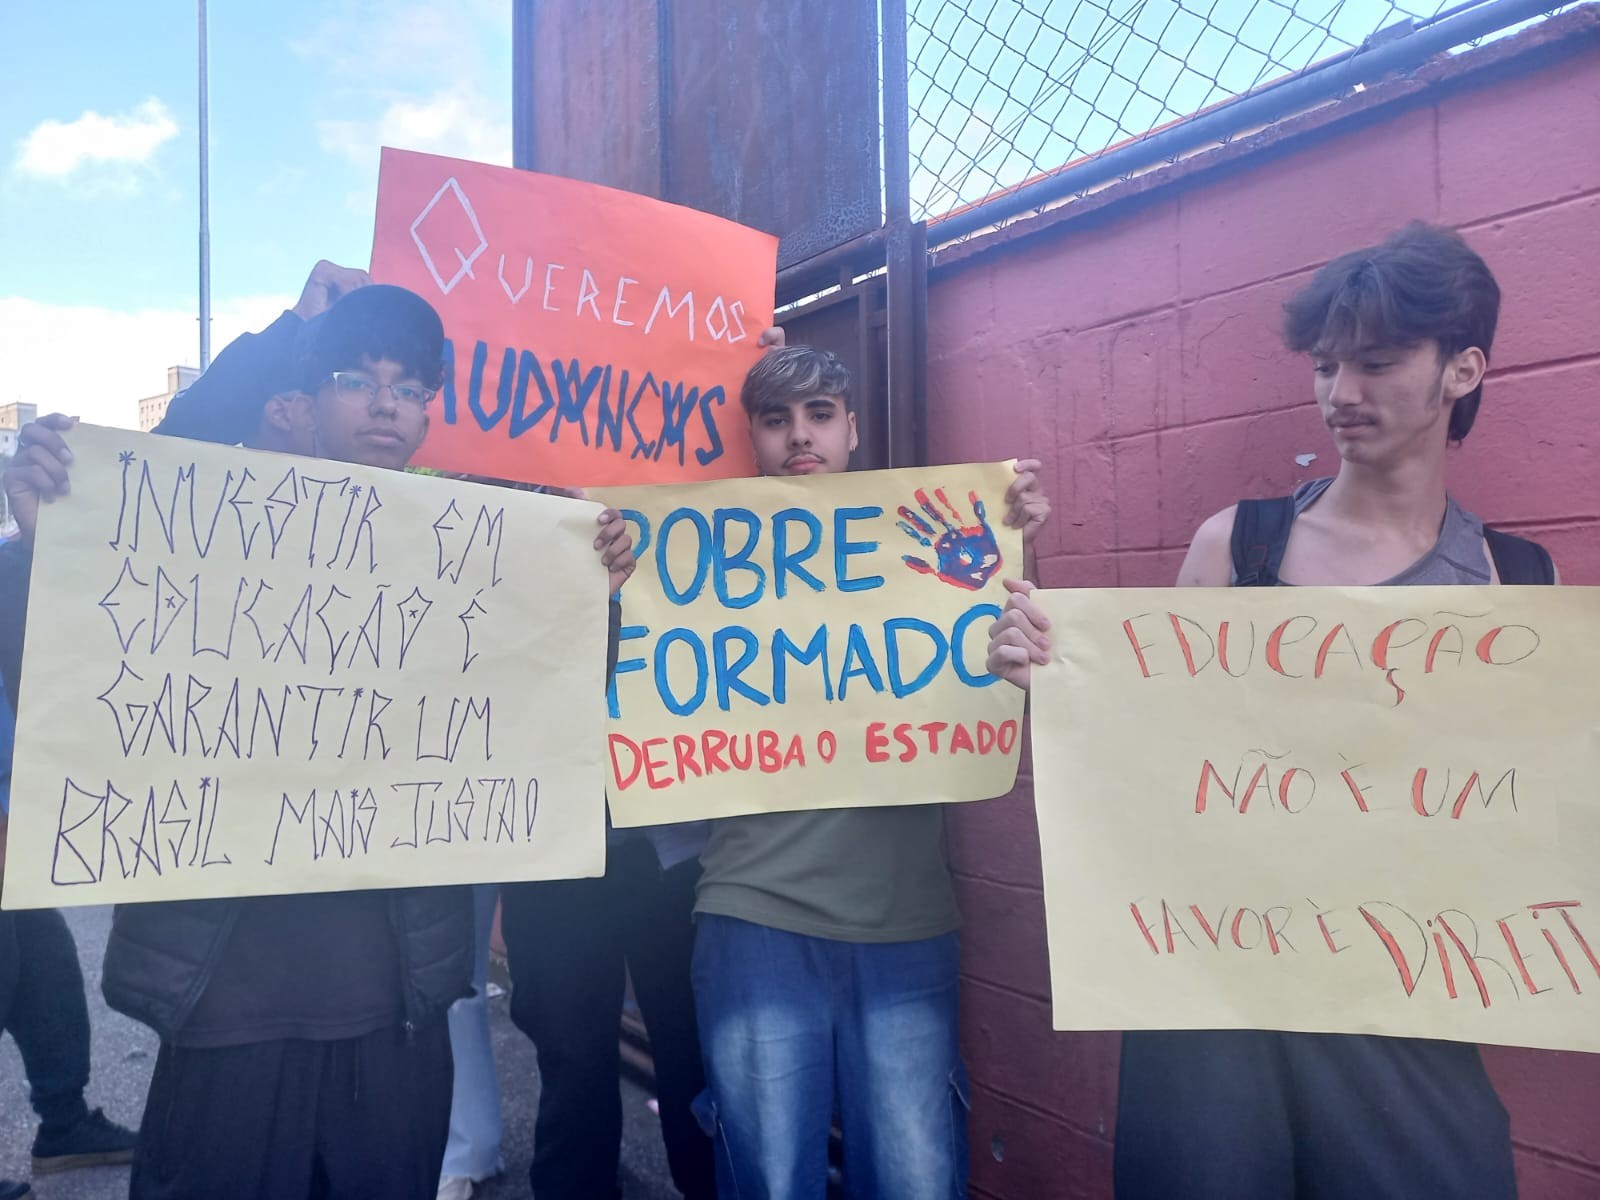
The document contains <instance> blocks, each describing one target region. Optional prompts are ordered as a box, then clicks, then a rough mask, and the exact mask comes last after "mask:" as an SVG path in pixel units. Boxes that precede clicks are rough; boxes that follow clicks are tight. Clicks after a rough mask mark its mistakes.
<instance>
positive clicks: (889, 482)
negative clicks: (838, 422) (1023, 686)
mask: <svg viewBox="0 0 1600 1200" xmlns="http://www.w3.org/2000/svg"><path fill="white" fill-rule="evenodd" d="M1014 478H1015V475H1014V473H1013V471H1012V469H1011V466H1010V465H1009V464H1005V463H1001V464H994V465H987V466H962V467H929V468H922V469H916V470H898V471H868V472H859V473H854V474H843V475H823V476H813V477H808V478H772V479H750V480H728V481H724V482H718V483H704V484H687V485H667V486H661V487H650V488H633V489H626V488H614V489H608V490H605V491H596V492H592V493H591V494H592V495H594V496H595V497H596V498H598V499H601V500H604V501H605V502H606V503H608V504H611V505H614V506H616V507H618V508H621V509H624V510H627V512H628V515H629V519H630V520H631V521H632V522H633V525H634V528H633V532H634V540H635V543H636V552H637V553H638V556H639V560H640V561H639V570H638V572H637V573H636V574H635V575H634V577H633V578H632V579H630V580H629V581H628V584H627V587H626V588H625V589H624V590H623V598H622V599H623V631H622V648H621V655H620V659H619V662H618V665H617V678H616V685H615V690H614V694H613V696H612V709H611V727H610V735H609V738H608V740H607V746H608V752H609V753H608V766H609V771H610V776H609V780H608V791H609V794H610V801H611V817H612V820H613V822H615V823H616V824H618V825H649V824H657V823H662V822H670V821H687V820H695V819H699V818H702V817H725V816H733V815H737V814H740V813H753V812H782V811H790V810H798V809H817V808H853V807H859V806H865V805H884V804H929V803H938V802H946V801H957V800H980V799H986V798H988V797H991V796H998V795H1003V794H1004V793H1005V792H1007V791H1009V790H1010V788H1011V785H1012V783H1013V781H1014V780H1015V778H1016V771H1017V758H1018V754H1019V750H1018V741H1019V737H1018V732H1019V725H1020V721H1021V718H1022V708H1023V704H1022V701H1023V697H1022V696H1021V694H1020V693H1018V692H1017V691H1016V689H1014V688H1008V687H1001V686H996V681H995V680H994V678H993V677H992V676H990V675H989V674H988V672H987V670H986V669H985V667H984V661H985V657H986V654H987V645H988V629H989V626H990V624H991V623H993V621H994V619H995V618H996V617H997V616H998V615H999V612H1000V609H1001V606H1002V605H1003V604H1004V601H1005V591H1004V589H1003V587H1002V585H1001V580H1002V579H1003V578H1005V577H1007V576H1008V575H1009V576H1018V575H1020V574H1021V570H1022V539H1021V535H1020V534H1019V533H1018V532H1017V531H1016V530H1014V529H1010V528H1008V527H1006V526H1005V524H1004V521H1003V518H1004V515H1005V511H1006V504H1005V493H1006V489H1007V487H1009V486H1010V483H1011V481H1012V480H1013V479H1014Z"/></svg>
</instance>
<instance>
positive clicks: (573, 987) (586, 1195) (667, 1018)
mask: <svg viewBox="0 0 1600 1200" xmlns="http://www.w3.org/2000/svg"><path fill="white" fill-rule="evenodd" d="M699 874H700V866H699V863H697V862H695V861H692V860H691V861H689V862H685V863H682V864H680V865H679V866H676V867H674V868H672V869H671V870H670V871H662V870H661V868H660V867H659V866H658V865H657V862H656V855H655V850H654V849H653V848H652V847H651V846H650V844H649V843H648V842H646V841H645V840H644V839H642V838H634V839H630V840H629V841H626V842H623V843H621V844H620V845H616V846H612V847H611V848H610V853H609V854H608V856H607V865H606V873H605V875H604V876H603V877H602V878H599V879H562V880H552V881H550V882H541V883H514V884H506V885H504V886H503V887H502V888H501V890H500V925H501V932H502V934H503V936H504V938H505V943H506V956H507V958H508V960H509V965H510V968H511V982H512V991H511V1019H512V1020H513V1021H514V1022H515V1023H516V1025H517V1028H519V1029H521V1030H522V1032H523V1033H525V1034H527V1035H528V1037H530V1038H531V1039H533V1044H534V1047H535V1048H536V1049H537V1051H538V1054H539V1081H540V1093H539V1117H538V1121H537V1122H536V1124H535V1126H534V1149H533V1166H532V1167H531V1168H529V1171H528V1178H529V1182H530V1183H531V1184H532V1185H533V1195H534V1200H606V1198H608V1197H612V1196H615V1195H617V1194H618V1192H617V1163H618V1158H619V1156H620V1154H621V1149H622V1098H621V1093H620V1090H619V1082H618V1079H619V1074H618V1073H619V1071H620V1069H621V1064H620V1060H619V1053H618V1048H617V1037H618V1027H619V1022H620V1020H621V1017H622V998H623V988H624V966H626V968H627V971H628V973H629V974H631V976H632V979H633V990H634V995H635V996H636V997H637V998H638V1001H639V1008H640V1011H641V1012H642V1014H643V1016H644V1020H645V1025H646V1026H647V1027H648V1029H649V1031H650V1048H651V1054H652V1056H653V1057H654V1059H655V1071H656V1094H657V1100H658V1102H659V1104H660V1108H661V1136H662V1140H663V1141H664V1142H665V1143H666V1149H667V1165H668V1167H669V1168H670V1169H671V1172H672V1182H673V1183H674V1184H675V1185H677V1188H678V1190H679V1191H680V1192H682V1193H683V1195H685V1196H687V1197H689V1200H712V1198H713V1197H715V1195H716V1182H715V1172H714V1170H713V1166H712V1157H711V1142H710V1139H709V1138H707V1137H706V1135H705V1133H704V1132H703V1131H702V1130H701V1128H700V1126H699V1124H698V1123H697V1122H696V1121H695V1118H694V1114H693V1112H692V1111H691V1105H692V1104H693V1102H694V1099H695V1097H696V1096H698V1095H699V1094H700V1092H701V1091H702V1090H703V1089H704V1087H705V1074H704V1068H703V1066H702V1064H701V1061H700V1039H699V1035H698V1033H697V1032H696V1029H695V1014H694V993H693V991H692V989H691V987H690V983H689V959H690V954H691V952H692V950H693V947H694V925H693V921H692V913H693V910H694V888H695V882H696V881H697V879H698V878H699Z"/></svg>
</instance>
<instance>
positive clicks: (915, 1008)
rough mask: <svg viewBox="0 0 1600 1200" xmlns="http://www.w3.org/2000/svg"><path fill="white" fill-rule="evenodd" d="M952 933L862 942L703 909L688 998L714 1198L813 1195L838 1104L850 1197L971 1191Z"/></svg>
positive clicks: (820, 1187)
mask: <svg viewBox="0 0 1600 1200" xmlns="http://www.w3.org/2000/svg"><path fill="white" fill-rule="evenodd" d="M959 966H960V953H959V949H958V946H957V941H956V935H955V934H954V933H949V934H945V935H943V936H942V937H936V938H928V939H926V940H923V941H915V942H886V943H857V942H841V941H833V940H830V939H826V938H815V937H806V936H804V935H802V934H796V933H787V932H784V931H783V930H780V929H771V928H768V927H767V926H764V925H754V924H751V923H749V922H747V921H738V920H734V919H732V918H729V917H719V916H711V915H707V916H702V917H701V918H700V925H699V930H698V932H697V934H696V937H695V947H694V990H695V1003H696V1005H697V1007H698V1011H699V1018H700V1042H701V1046H702V1048H703V1052H704V1054H705V1062H706V1080H707V1096H706V1097H705V1099H706V1101H707V1103H706V1104H705V1105H704V1106H703V1108H704V1116H705V1118H706V1120H707V1122H708V1124H709V1126H710V1132H711V1133H712V1136H713V1137H714V1138H715V1140H716V1143H717V1195H718V1197H719V1200H822V1197H823V1196H824V1195H825V1193H826V1191H827V1177H828V1127H829V1123H830V1121H831V1119H832V1116H833V1113H834V1109H835V1105H837V1108H838V1112H839V1122H840V1128H841V1129H842V1130H843V1133H844V1190H845V1194H846V1195H847V1196H850V1197H853V1198H859V1200H950V1198H955V1200H960V1198H962V1197H965V1196H966V1194H967V1132H966V1124H967V1122H966V1113H967V1101H966V1092H967V1081H966V1071H965V1069H964V1068H963V1066H962V1064H961V1055H960V1051H959V1048H958V1045H957V1025H956V977H957V972H958V970H959Z"/></svg>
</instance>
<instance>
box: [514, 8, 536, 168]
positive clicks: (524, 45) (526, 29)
mask: <svg viewBox="0 0 1600 1200" xmlns="http://www.w3.org/2000/svg"><path fill="white" fill-rule="evenodd" d="M537 4H538V0H512V7H511V165H512V166H515V167H521V168H522V169H523V170H524V171H532V170H533V169H534V163H535V162H536V161H537V160H538V150H537V147H536V145H535V142H534V133H533V130H534V125H533V21H534V8H535V6H536V5H537Z"/></svg>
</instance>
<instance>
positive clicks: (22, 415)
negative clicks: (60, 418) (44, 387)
mask: <svg viewBox="0 0 1600 1200" xmlns="http://www.w3.org/2000/svg"><path fill="white" fill-rule="evenodd" d="M38 415H39V406H38V405H37V404H24V403H23V402H22V401H20V400H18V401H16V402H15V403H13V404H0V455H6V456H10V455H13V454H15V453H16V452H17V434H18V433H20V432H21V430H22V427H23V426H24V425H26V424H27V423H28V422H29V421H31V420H33V419H34V418H35V417H37V416H38Z"/></svg>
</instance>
